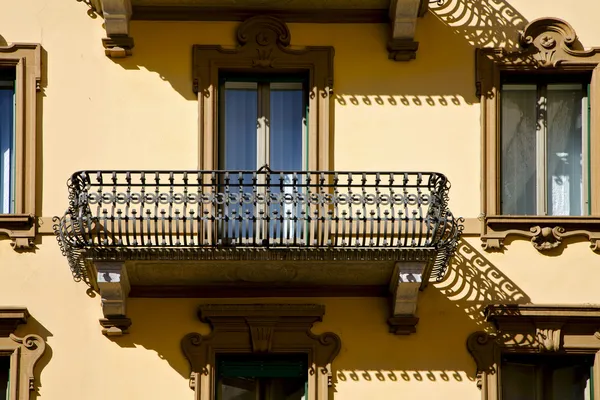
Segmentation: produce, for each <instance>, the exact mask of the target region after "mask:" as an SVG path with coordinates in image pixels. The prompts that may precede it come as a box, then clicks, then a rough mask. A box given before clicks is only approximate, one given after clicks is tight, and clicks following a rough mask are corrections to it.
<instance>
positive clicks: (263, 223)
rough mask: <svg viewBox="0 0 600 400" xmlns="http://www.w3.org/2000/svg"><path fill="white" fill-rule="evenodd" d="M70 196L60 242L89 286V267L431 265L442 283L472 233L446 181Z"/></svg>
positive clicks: (208, 183)
mask: <svg viewBox="0 0 600 400" xmlns="http://www.w3.org/2000/svg"><path fill="white" fill-rule="evenodd" d="M68 187H69V208H68V209H67V211H66V213H65V215H64V216H63V217H62V218H60V219H59V218H56V219H55V221H56V224H55V226H54V230H55V233H56V235H57V239H58V241H59V245H60V247H61V250H62V251H63V254H65V255H66V256H67V258H68V260H69V263H70V266H71V269H72V271H73V274H74V276H75V277H76V278H77V279H84V280H85V281H88V278H87V274H86V268H85V260H86V259H110V260H116V259H119V260H122V259H169V260H173V259H175V260H177V259H179V260H190V259H191V260H193V259H220V258H221V259H292V260H293V259H319V260H322V259H332V260H335V259H337V260H343V259H358V260H371V259H372V260H399V261H400V260H429V261H431V268H432V269H433V271H432V272H433V273H434V275H435V276H436V277H438V278H440V277H441V276H443V274H444V272H445V267H446V264H447V261H448V258H449V257H450V256H451V255H452V254H453V252H454V249H455V248H456V245H457V241H458V239H459V237H460V234H461V231H462V225H461V223H460V220H457V219H455V218H454V217H453V216H452V213H451V212H450V211H449V210H448V207H447V201H448V190H449V187H450V185H449V182H448V180H447V179H446V177H445V176H444V175H442V174H438V173H409V172H402V173H398V172H326V171H308V172H298V171H271V170H270V169H268V167H266V168H262V169H261V170H258V171H81V172H76V173H75V174H73V175H72V176H71V178H70V180H69V182H68ZM88 283H89V281H88Z"/></svg>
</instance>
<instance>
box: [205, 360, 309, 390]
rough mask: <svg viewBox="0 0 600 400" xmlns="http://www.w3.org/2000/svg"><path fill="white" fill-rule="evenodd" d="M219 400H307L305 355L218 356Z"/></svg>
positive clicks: (217, 388)
mask: <svg viewBox="0 0 600 400" xmlns="http://www.w3.org/2000/svg"><path fill="white" fill-rule="evenodd" d="M216 360H217V367H216V369H217V370H216V378H217V385H216V394H215V397H216V399H217V400H307V395H308V393H307V389H308V374H307V371H308V365H307V357H306V356H305V355H304V356H303V355H295V354H289V355H288V354H286V355H273V354H271V355H263V356H253V355H244V354H240V355H217V358H216Z"/></svg>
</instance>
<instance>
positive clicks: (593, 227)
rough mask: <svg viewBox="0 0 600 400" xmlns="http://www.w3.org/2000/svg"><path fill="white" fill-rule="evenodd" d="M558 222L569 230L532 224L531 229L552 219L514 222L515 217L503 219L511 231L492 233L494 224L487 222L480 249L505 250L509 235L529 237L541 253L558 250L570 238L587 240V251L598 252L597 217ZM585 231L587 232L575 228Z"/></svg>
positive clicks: (599, 226) (599, 235) (526, 219)
mask: <svg viewBox="0 0 600 400" xmlns="http://www.w3.org/2000/svg"><path fill="white" fill-rule="evenodd" d="M556 218H557V219H558V221H557V222H558V223H560V222H563V224H564V225H567V224H568V225H567V226H568V227H569V230H567V229H566V228H565V227H564V226H545V225H535V226H531V224H532V223H535V222H546V223H548V224H551V223H552V220H553V218H552V217H544V218H543V219H542V218H539V219H538V218H535V217H533V218H525V219H523V220H516V219H514V218H511V219H509V218H506V219H504V222H506V223H508V222H512V224H513V225H512V227H513V229H507V230H505V231H499V232H493V229H494V227H495V226H496V224H497V222H491V223H489V226H490V229H489V230H488V233H487V234H486V235H484V236H482V238H481V240H482V247H483V248H484V249H485V250H488V251H497V250H502V249H503V247H504V240H505V238H506V237H508V236H517V237H526V238H530V240H531V244H532V245H533V247H534V248H535V249H536V250H538V251H540V252H545V251H548V250H552V249H556V248H558V247H560V246H561V245H562V243H563V241H564V240H565V239H567V238H571V237H581V238H586V239H587V240H589V241H590V248H591V249H592V251H594V252H599V251H600V248H599V244H600V220H598V219H597V218H596V219H595V220H594V219H593V218H586V217H582V218H581V220H577V219H574V218H569V219H564V220H560V217H556ZM520 227H523V228H526V227H529V230H525V229H518V228H520ZM577 228H587V229H577Z"/></svg>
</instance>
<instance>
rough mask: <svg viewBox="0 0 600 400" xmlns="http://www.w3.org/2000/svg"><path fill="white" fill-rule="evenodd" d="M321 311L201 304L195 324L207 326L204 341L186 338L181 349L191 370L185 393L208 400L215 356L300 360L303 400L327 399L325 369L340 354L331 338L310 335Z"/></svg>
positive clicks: (303, 306)
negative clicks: (304, 361) (304, 375)
mask: <svg viewBox="0 0 600 400" xmlns="http://www.w3.org/2000/svg"><path fill="white" fill-rule="evenodd" d="M324 314H325V307H324V306H321V305H316V304H207V305H202V306H200V308H199V310H198V317H199V319H200V321H202V322H205V323H208V324H210V326H211V328H212V332H211V333H210V334H208V335H201V334H199V333H190V334H187V335H186V336H185V337H184V338H183V339H182V341H181V347H182V350H183V353H184V354H185V356H186V358H187V359H188V361H189V362H190V366H191V369H192V372H191V378H190V387H191V388H192V389H193V390H194V391H195V393H196V397H195V398H196V399H199V400H212V399H214V382H215V376H214V371H215V368H214V367H215V365H216V357H217V356H218V354H219V353H237V354H264V353H269V354H277V353H279V354H282V353H283V354H290V353H296V354H306V355H307V357H308V366H309V371H308V393H307V399H310V400H325V399H328V392H329V386H330V383H331V373H332V371H331V363H332V361H333V360H334V358H335V357H336V356H337V355H338V353H339V351H340V348H341V341H340V338H339V337H338V336H337V335H336V334H335V333H332V332H326V333H322V334H320V335H316V334H314V333H312V332H311V328H312V326H313V324H314V323H315V322H317V321H321V320H322V319H323V315H324Z"/></svg>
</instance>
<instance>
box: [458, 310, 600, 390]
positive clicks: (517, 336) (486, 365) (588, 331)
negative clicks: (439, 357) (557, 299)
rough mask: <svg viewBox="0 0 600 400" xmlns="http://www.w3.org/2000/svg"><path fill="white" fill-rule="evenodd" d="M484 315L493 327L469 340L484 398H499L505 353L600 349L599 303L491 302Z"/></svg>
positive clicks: (591, 350)
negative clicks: (547, 304) (559, 304)
mask: <svg viewBox="0 0 600 400" xmlns="http://www.w3.org/2000/svg"><path fill="white" fill-rule="evenodd" d="M485 314H486V320H487V321H489V322H491V323H493V325H494V329H493V330H491V331H478V332H474V333H472V334H471V335H470V336H469V338H468V339H467V349H468V350H469V353H470V354H471V356H472V357H473V359H474V360H475V363H476V366H477V385H478V387H479V388H480V389H482V398H483V399H490V400H491V399H497V393H498V388H499V387H500V385H501V383H500V378H499V377H500V375H499V374H498V370H499V368H500V364H501V356H502V354H506V353H519V354H539V353H556V352H560V353H562V354H596V353H598V352H599V351H600V307H598V306H545V305H516V304H513V305H490V306H488V307H487V308H486V311H485ZM598 368H600V366H598V365H596V366H594V369H595V370H596V369H598ZM598 372H600V371H598ZM594 373H597V372H596V371H595V372H594ZM598 390H600V388H598Z"/></svg>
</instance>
